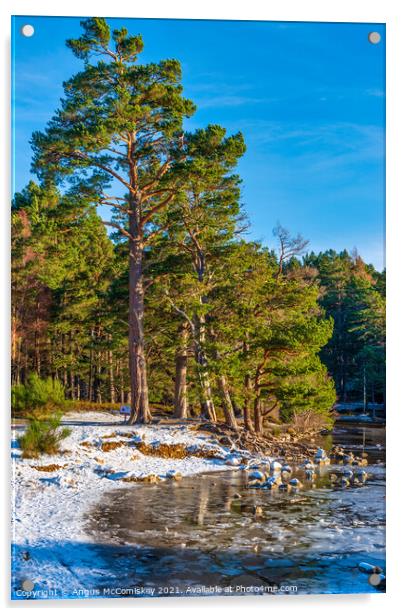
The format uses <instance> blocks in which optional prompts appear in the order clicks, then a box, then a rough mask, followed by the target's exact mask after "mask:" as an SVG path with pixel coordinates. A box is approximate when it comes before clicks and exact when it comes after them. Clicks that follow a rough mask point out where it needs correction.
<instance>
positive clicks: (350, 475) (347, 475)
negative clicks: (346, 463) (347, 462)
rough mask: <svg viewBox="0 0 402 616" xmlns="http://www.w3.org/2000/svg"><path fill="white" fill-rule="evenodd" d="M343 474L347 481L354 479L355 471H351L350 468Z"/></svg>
mask: <svg viewBox="0 0 402 616" xmlns="http://www.w3.org/2000/svg"><path fill="white" fill-rule="evenodd" d="M342 474H343V476H344V477H346V479H352V477H353V471H351V470H350V469H349V468H347V469H345V470H344V471H343V473H342Z"/></svg>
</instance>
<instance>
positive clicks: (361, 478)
mask: <svg viewBox="0 0 402 616" xmlns="http://www.w3.org/2000/svg"><path fill="white" fill-rule="evenodd" d="M355 476H356V477H357V479H358V480H359V481H366V479H367V476H368V475H367V473H366V471H364V470H363V469H360V468H358V469H357V471H356V472H355Z"/></svg>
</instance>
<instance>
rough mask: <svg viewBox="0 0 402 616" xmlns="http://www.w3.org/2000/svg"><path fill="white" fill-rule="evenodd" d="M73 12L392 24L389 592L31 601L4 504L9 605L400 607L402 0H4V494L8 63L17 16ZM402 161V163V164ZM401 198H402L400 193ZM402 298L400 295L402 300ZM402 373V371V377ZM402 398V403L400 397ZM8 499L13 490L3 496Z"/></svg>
mask: <svg viewBox="0 0 402 616" xmlns="http://www.w3.org/2000/svg"><path fill="white" fill-rule="evenodd" d="M12 14H19V15H66V16H89V15H104V16H110V17H113V16H116V17H122V16H124V17H176V18H209V19H265V20H272V21H275V20H277V21H334V22H376V23H384V22H385V23H386V24H387V264H388V321H387V324H388V350H387V362H388V370H387V373H388V378H387V407H388V426H387V440H388V456H387V458H388V473H387V486H388V488H387V500H388V508H387V511H388V519H387V594H386V595H370V596H367V595H331V596H327V595H317V596H298V597H263V598H260V597H252V598H237V599H231V598H225V599H217V598H202V599H158V600H152V601H149V600H141V599H135V600H123V599H119V600H86V601H74V602H71V603H68V602H64V601H63V602H61V601H59V602H57V603H54V602H51V601H47V602H37V603H33V602H29V603H28V602H26V603H24V604H23V605H20V604H19V603H17V602H13V603H12V604H11V603H10V602H8V601H7V597H8V596H9V579H8V573H7V572H8V567H9V562H8V560H9V559H8V553H9V523H8V513H7V509H6V508H5V509H3V516H2V518H3V521H4V524H3V530H4V532H3V533H2V550H1V552H0V553H1V556H2V559H3V560H2V565H3V566H2V567H1V568H0V572H1V573H0V578H1V584H2V587H1V591H0V596H1V598H2V601H3V605H5V606H7V607H12V608H14V609H16V610H17V612H19V611H21V612H22V610H24V611H25V610H26V609H35V608H40V609H53V610H54V609H60V608H66V607H67V609H74V612H75V613H79V612H80V610H82V609H115V608H116V607H118V608H123V609H134V610H135V611H136V612H137V613H143V612H145V610H146V611H147V613H161V611H163V612H164V613H168V614H170V613H173V611H174V612H175V613H176V612H183V611H186V612H187V611H189V610H191V612H192V613H193V614H198V613H202V612H204V611H205V610H211V609H212V610H213V611H215V610H219V609H221V610H227V611H229V610H230V611H231V613H233V614H234V615H235V614H242V613H244V610H253V616H254V614H260V613H261V614H262V613H264V614H266V613H267V612H268V611H271V610H275V611H276V612H278V613H279V612H280V615H281V616H286V615H287V614H288V613H291V612H292V613H295V610H297V612H298V613H299V614H301V615H303V614H304V613H307V612H308V613H309V614H313V613H316V612H317V611H319V612H322V611H323V610H325V614H326V616H327V615H331V614H335V613H336V614H338V615H339V612H340V611H342V612H344V611H346V613H350V612H352V611H357V610H362V611H364V613H365V615H367V616H369V615H370V614H374V613H375V614H376V616H378V612H379V611H380V610H381V611H382V610H384V609H387V610H389V609H392V607H393V606H395V607H396V605H397V602H398V599H399V597H398V590H399V586H400V585H401V584H402V565H401V554H402V551H401V547H402V546H401V535H400V528H401V526H402V523H401V514H400V512H401V509H400V507H401V499H400V496H399V495H400V493H401V477H400V473H399V466H400V464H401V458H400V456H399V455H398V451H399V448H400V447H401V443H400V439H401V435H402V430H401V417H402V405H401V395H400V391H401V389H402V383H401V382H400V380H399V379H398V377H399V373H400V370H399V365H400V363H401V354H402V336H401V327H400V323H401V321H402V318H401V317H402V314H401V310H402V308H401V304H402V301H401V299H402V298H401V297H400V296H401V294H400V288H401V280H402V275H401V270H402V258H401V245H402V238H400V235H401V231H402V224H401V222H402V220H401V218H402V214H401V208H402V199H401V196H402V195H401V192H402V191H401V182H400V181H398V180H399V179H400V178H399V177H398V176H401V171H402V169H401V170H400V168H401V156H400V154H399V157H398V152H400V151H401V148H402V124H401V110H402V87H401V69H400V65H401V58H402V30H401V26H400V24H401V22H402V3H400V2H395V1H392V0H382V1H380V0H376V1H373V0H354V1H351V0H336V1H333V2H325V1H324V2H323V1H322V0H321V1H319V0H303V1H301V0H282V2H273V1H271V2H269V0H268V1H265V2H263V1H261V0H260V1H257V0H247V2H237V3H236V4H234V2H233V1H232V2H230V1H228V0H220V1H218V0H215V1H214V0H203V1H202V2H200V3H197V4H195V3H194V4H193V3H189V2H188V0H187V1H184V0H181V1H179V0H169V1H166V0H165V1H162V0H151V1H148V2H145V3H144V2H141V3H140V2H138V3H136V2H131V3H129V2H127V0H126V1H125V2H124V1H123V0H113V2H110V1H109V2H106V1H105V0H69V1H68V3H67V2H59V3H56V2H51V1H50V0H35V1H33V0H14V1H11V0H3V1H2V3H1V5H0V36H1V45H2V47H1V49H2V52H3V53H2V64H3V66H2V69H3V70H2V71H1V72H0V75H1V83H0V91H1V93H2V95H1V119H2V125H1V132H0V135H1V140H0V162H1V174H0V182H1V184H2V185H3V188H2V192H1V193H0V194H1V195H2V197H3V199H2V204H1V209H0V211H1V217H2V218H1V224H0V229H1V231H2V234H3V237H2V240H3V241H2V243H1V248H2V253H1V259H0V274H1V281H2V284H3V293H2V298H3V301H2V304H1V313H2V316H3V317H4V319H3V323H4V334H3V337H2V338H1V340H2V342H3V343H2V345H1V353H0V358H1V370H0V379H1V380H0V391H1V392H2V393H3V398H2V399H3V404H2V405H1V407H0V408H1V414H2V422H3V423H2V426H1V428H2V429H1V430H0V434H1V437H2V439H3V442H2V448H1V453H2V454H3V455H4V458H3V461H4V462H3V465H2V473H1V477H2V481H3V490H2V494H6V493H7V490H8V472H9V466H8V453H9V449H8V448H9V444H8V434H9V433H8V408H7V406H8V394H7V392H8V390H9V385H8V378H9V354H8V353H9V350H8V348H9V345H8V340H9V333H8V326H9V324H8V314H9V299H8V285H9V276H8V268H9V240H8V226H9V217H8V210H9V199H10V194H11V183H10V181H9V177H10V114H9V92H10V84H9V74H10V70H9V62H10V52H9V48H10V15H12ZM398 167H399V168H398ZM398 197H399V198H398ZM398 300H399V301H398ZM399 378H400V377H399ZM398 402H399V404H398ZM3 502H7V499H3Z"/></svg>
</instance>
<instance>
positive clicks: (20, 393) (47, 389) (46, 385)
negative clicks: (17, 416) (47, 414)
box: [11, 373, 65, 412]
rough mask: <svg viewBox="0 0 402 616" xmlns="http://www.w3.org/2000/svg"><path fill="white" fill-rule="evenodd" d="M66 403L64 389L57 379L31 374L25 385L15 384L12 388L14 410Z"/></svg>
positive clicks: (49, 406) (30, 409) (52, 406)
mask: <svg viewBox="0 0 402 616" xmlns="http://www.w3.org/2000/svg"><path fill="white" fill-rule="evenodd" d="M64 403H65V397H64V389H63V386H62V384H61V383H60V381H58V380H57V379H52V378H50V377H49V378H47V379H41V378H40V377H39V376H38V375H37V374H35V373H33V374H30V375H29V377H28V379H27V382H26V383H25V385H13V387H12V388H11V406H12V409H13V411H17V412H18V411H33V410H35V409H37V408H54V407H56V406H57V407H60V406H63V405H64Z"/></svg>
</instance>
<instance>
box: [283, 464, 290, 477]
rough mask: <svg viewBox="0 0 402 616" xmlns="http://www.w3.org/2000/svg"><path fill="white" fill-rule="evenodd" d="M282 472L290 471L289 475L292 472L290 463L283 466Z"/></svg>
mask: <svg viewBox="0 0 402 616" xmlns="http://www.w3.org/2000/svg"><path fill="white" fill-rule="evenodd" d="M282 473H288V474H289V475H290V474H291V473H292V467H291V466H289V464H285V466H282Z"/></svg>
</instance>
